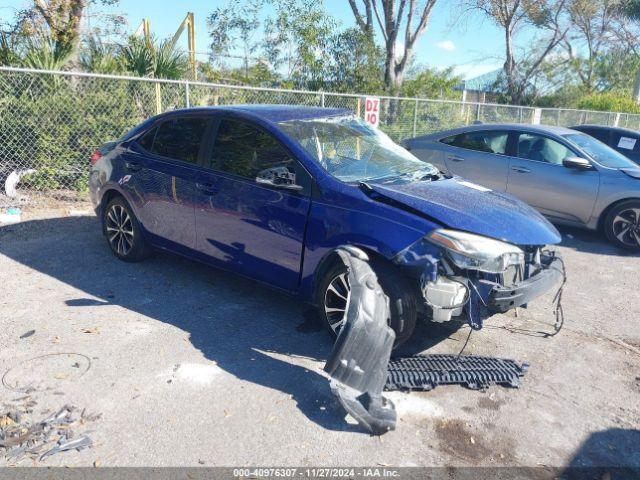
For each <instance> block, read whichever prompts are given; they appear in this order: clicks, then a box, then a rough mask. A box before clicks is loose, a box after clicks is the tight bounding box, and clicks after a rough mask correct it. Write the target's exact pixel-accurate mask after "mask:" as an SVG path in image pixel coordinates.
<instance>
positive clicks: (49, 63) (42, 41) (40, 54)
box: [22, 37, 75, 70]
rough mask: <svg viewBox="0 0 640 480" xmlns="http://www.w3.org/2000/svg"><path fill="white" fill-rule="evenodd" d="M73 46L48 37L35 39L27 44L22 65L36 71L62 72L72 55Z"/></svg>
mask: <svg viewBox="0 0 640 480" xmlns="http://www.w3.org/2000/svg"><path fill="white" fill-rule="evenodd" d="M74 50H75V49H74V46H73V45H72V44H70V43H66V42H65V43H60V42H57V41H55V40H53V39H52V38H48V37H36V38H34V39H33V40H31V41H30V42H29V47H28V49H27V52H26V55H25V57H24V59H23V60H22V64H23V65H24V66H25V67H27V68H34V69H37V70H62V68H63V67H64V66H65V64H66V63H67V62H69V60H71V56H72V55H73V54H74Z"/></svg>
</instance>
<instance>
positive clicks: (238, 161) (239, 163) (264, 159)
mask: <svg viewBox="0 0 640 480" xmlns="http://www.w3.org/2000/svg"><path fill="white" fill-rule="evenodd" d="M294 166H295V162H294V160H293V158H292V157H291V155H289V152H287V151H286V150H285V148H284V147H283V146H282V145H281V144H280V142H279V141H278V140H277V139H276V138H274V137H273V136H272V135H271V134H269V133H267V132H265V131H263V130H261V129H259V128H256V127H254V126H253V125H250V124H249V123H246V122H241V121H236V120H221V121H220V126H219V127H218V134H217V136H216V141H215V143H214V145H213V151H212V153H211V168H213V169H215V170H221V171H223V172H228V173H232V174H234V175H239V176H241V177H245V178H250V179H255V178H256V176H257V174H258V173H259V172H261V171H263V170H266V169H269V168H274V167H287V168H293V167H294Z"/></svg>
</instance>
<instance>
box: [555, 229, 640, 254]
mask: <svg viewBox="0 0 640 480" xmlns="http://www.w3.org/2000/svg"><path fill="white" fill-rule="evenodd" d="M557 228H558V231H559V232H560V234H561V235H562V243H561V245H562V246H563V247H567V248H571V249H573V250H576V251H579V252H587V253H597V254H600V255H612V256H617V257H624V256H636V255H638V253H637V252H630V251H628V250H623V249H620V248H617V247H615V246H613V245H612V244H611V243H609V242H608V241H607V239H606V237H605V236H604V234H603V233H602V232H594V231H593V230H584V229H580V228H573V227H566V226H557Z"/></svg>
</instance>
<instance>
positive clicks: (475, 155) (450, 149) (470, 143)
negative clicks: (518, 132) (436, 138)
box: [440, 130, 509, 192]
mask: <svg viewBox="0 0 640 480" xmlns="http://www.w3.org/2000/svg"><path fill="white" fill-rule="evenodd" d="M508 138H509V132H508V131H504V130H476V131H471V132H465V133H459V134H457V135H452V136H450V137H446V138H443V139H441V140H440V142H441V143H443V144H444V145H445V151H444V156H445V158H444V161H445V163H446V165H447V169H448V170H449V171H450V172H451V173H452V174H454V175H460V176H461V177H464V178H466V179H468V180H471V181H473V182H476V183H478V184H480V185H483V186H485V187H488V188H491V189H493V190H497V191H501V192H504V191H506V189H507V176H508V168H509V158H508V157H507V156H506V153H507V143H508V142H507V141H508Z"/></svg>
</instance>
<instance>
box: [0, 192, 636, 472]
mask: <svg viewBox="0 0 640 480" xmlns="http://www.w3.org/2000/svg"><path fill="white" fill-rule="evenodd" d="M69 208H71V207H69V206H68V205H64V206H59V207H58V208H56V207H55V206H49V207H47V208H43V207H38V209H37V210H33V209H29V208H25V209H24V212H23V218H22V223H20V224H16V225H8V226H2V227H0V285H2V287H1V288H0V373H1V374H3V384H2V385H1V386H0V401H1V402H2V403H3V404H5V405H14V406H15V405H21V402H23V403H24V402H25V401H28V402H29V404H30V405H32V407H31V409H32V410H33V413H32V415H33V416H34V417H37V418H40V417H45V416H46V415H48V414H51V413H54V412H56V411H58V410H59V409H60V408H62V407H63V406H64V405H65V404H70V405H74V406H76V407H78V409H80V410H81V409H86V411H87V412H90V413H91V414H101V416H99V417H97V418H96V419H95V420H93V421H91V422H87V423H83V422H81V423H80V424H79V425H78V427H77V432H76V435H79V434H83V433H86V434H88V435H89V436H90V437H91V438H92V439H93V442H94V446H93V448H90V449H85V450H82V451H80V452H76V451H72V452H65V453H60V454H57V455H53V456H50V457H48V458H47V459H46V460H44V462H43V463H44V464H45V465H68V466H80V465H82V466H90V465H94V464H95V465H102V466H201V465H206V466H213V465H224V466H239V465H292V466H304V465H316V466H318V465H323V466H326V465H343V466H344V465H352V466H367V465H368V466H371V465H373V466H375V465H390V466H443V465H482V466H498V465H517V466H533V467H536V466H556V467H557V466H563V465H569V464H571V465H632V466H636V467H638V466H640V431H639V430H638V428H640V427H639V425H640V402H639V399H640V326H639V323H638V322H639V319H640V315H639V313H640V301H639V300H640V290H639V289H638V284H639V282H638V279H639V278H640V277H639V272H640V256H638V255H630V254H626V253H623V252H620V251H617V250H615V249H614V248H612V247H610V246H608V245H607V244H606V243H605V242H604V241H603V240H602V239H601V238H600V237H599V236H598V235H596V234H593V233H589V232H582V231H576V230H563V232H562V233H563V239H564V240H563V244H562V246H561V247H560V250H561V252H562V253H563V255H564V257H565V261H566V265H567V270H568V276H569V282H568V284H567V287H566V289H565V293H564V302H563V303H564V308H565V313H566V323H565V327H564V329H563V330H562V332H561V333H560V334H559V335H557V336H555V337H548V336H547V335H546V332H551V331H552V327H553V308H552V305H551V300H552V296H551V295H548V296H545V297H543V298H541V299H539V300H538V301H536V302H535V303H534V304H533V305H531V307H530V308H529V309H528V310H523V311H521V312H520V314H519V316H517V317H516V316H515V315H513V314H507V315H500V316H495V317H493V318H492V319H490V320H489V321H487V322H486V324H485V328H484V329H483V330H482V331H480V332H474V333H473V335H472V336H471V338H470V341H469V344H468V346H467V349H466V353H469V354H478V355H495V356H501V357H507V358H513V359H516V360H518V361H522V362H527V363H529V364H530V369H529V372H528V373H527V375H526V376H525V378H524V382H523V386H522V387H521V388H520V389H506V388H501V387H491V388H489V389H487V390H486V391H472V390H468V389H465V388H462V387H458V386H446V387H445V386H443V387H438V388H436V389H435V390H433V391H431V392H424V393H417V392H414V393H410V394H406V393H396V392H394V393H391V394H388V396H389V397H390V398H392V399H393V401H394V402H395V403H396V406H397V410H398V414H399V420H398V425H397V429H396V430H395V431H393V432H389V433H388V434H386V435H384V436H382V437H374V436H370V435H367V434H364V433H361V432H360V431H359V430H358V428H357V427H355V426H353V425H350V424H349V423H347V422H345V421H344V412H343V411H342V410H341V408H340V407H339V406H338V405H337V404H336V401H335V399H334V398H333V397H332V395H331V393H330V391H329V386H328V382H327V380H326V377H325V376H324V374H323V372H322V367H323V365H324V360H325V359H326V356H327V354H328V352H329V351H330V349H331V341H330V339H329V337H328V335H327V334H326V333H325V332H324V331H321V330H318V329H317V328H313V327H312V328H309V327H310V325H309V323H308V322H305V320H304V317H303V311H304V306H303V305H302V304H300V303H299V302H298V301H297V300H295V299H292V298H289V297H287V296H284V295H282V294H280V293H275V292H274V291H272V290H270V289H268V288H266V287H263V286H261V285H259V284H257V283H254V282H251V281H249V280H245V279H243V278H239V277H236V276H234V275H231V274H227V273H223V272H220V271H217V270H214V269H211V268H208V267H205V266H202V265H199V264H196V263H193V262H190V261H187V260H184V259H182V258H178V257H175V256H171V255H165V254H162V255H156V256H155V257H153V258H152V259H150V260H148V261H146V262H144V263H141V264H126V263H123V262H120V261H117V260H116V259H115V258H114V257H113V256H112V255H111V253H110V252H109V250H108V248H107V245H106V242H105V241H104V239H103V238H102V236H101V235H100V233H99V225H98V221H97V219H96V218H95V217H94V216H93V215H92V213H91V212H90V209H89V206H88V205H84V204H77V203H76V204H74V205H73V206H72V209H73V210H74V212H73V216H70V215H69V211H70V210H69ZM458 327H460V325H444V326H439V325H435V324H424V325H420V326H419V329H418V334H417V335H416V338H415V340H414V341H412V343H411V344H410V345H408V346H407V347H406V352H410V353H414V352H417V351H422V350H426V349H429V352H433V353H457V352H458V351H459V350H460V348H461V346H462V344H463V343H464V340H465V339H466V336H467V334H468V329H467V327H465V326H462V327H461V328H459V329H458ZM31 330H34V332H31ZM21 336H23V337H24V338H21ZM25 391H26V392H28V397H29V398H28V399H25V398H24V397H25V396H27V393H25ZM18 399H19V400H18ZM5 408H7V407H5ZM0 413H2V412H1V411H0ZM8 463H11V462H8ZM3 464H7V462H6V461H3V460H1V459H0V465H3ZM31 464H32V463H31V461H30V460H29V461H23V462H22V463H21V464H20V465H31Z"/></svg>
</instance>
